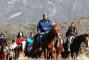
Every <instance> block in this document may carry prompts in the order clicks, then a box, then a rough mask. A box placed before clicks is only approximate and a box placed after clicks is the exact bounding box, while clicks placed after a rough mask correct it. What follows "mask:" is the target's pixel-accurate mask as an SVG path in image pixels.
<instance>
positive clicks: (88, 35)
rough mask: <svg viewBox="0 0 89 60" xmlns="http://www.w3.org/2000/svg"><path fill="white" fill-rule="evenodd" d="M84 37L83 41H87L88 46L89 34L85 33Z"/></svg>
mask: <svg viewBox="0 0 89 60" xmlns="http://www.w3.org/2000/svg"><path fill="white" fill-rule="evenodd" d="M83 37H84V39H83V42H84V43H85V45H86V47H88V40H89V34H84V35H83Z"/></svg>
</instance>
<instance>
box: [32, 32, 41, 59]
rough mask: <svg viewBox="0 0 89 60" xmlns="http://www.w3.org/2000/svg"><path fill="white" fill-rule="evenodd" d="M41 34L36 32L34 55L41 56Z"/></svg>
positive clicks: (33, 46) (33, 45) (33, 47)
mask: <svg viewBox="0 0 89 60" xmlns="http://www.w3.org/2000/svg"><path fill="white" fill-rule="evenodd" d="M39 39H40V38H39V34H38V33H37V34H35V35H34V36H33V40H34V41H33V44H32V57H35V58H37V57H41V53H42V52H41V51H40V43H39Z"/></svg>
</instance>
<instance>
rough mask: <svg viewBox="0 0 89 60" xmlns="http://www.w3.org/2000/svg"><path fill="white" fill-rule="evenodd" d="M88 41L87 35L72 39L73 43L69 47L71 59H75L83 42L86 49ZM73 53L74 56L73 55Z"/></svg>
mask: <svg viewBox="0 0 89 60" xmlns="http://www.w3.org/2000/svg"><path fill="white" fill-rule="evenodd" d="M88 40H89V35H88V34H82V35H79V36H76V37H75V38H74V39H73V42H72V43H71V45H70V50H71V57H72V58H74V57H77V56H78V53H79V50H80V48H81V44H82V43H83V42H84V44H85V45H86V47H88ZM74 53H75V55H74Z"/></svg>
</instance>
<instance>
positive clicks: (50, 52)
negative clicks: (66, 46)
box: [43, 24, 62, 59]
mask: <svg viewBox="0 0 89 60" xmlns="http://www.w3.org/2000/svg"><path fill="white" fill-rule="evenodd" d="M55 37H56V38H57V40H58V44H57V46H58V47H57V48H55V47H54V38H55ZM44 45H45V46H44V47H43V51H44V55H45V58H46V59H48V58H51V59H53V58H54V52H56V54H57V56H59V55H61V50H62V44H61V38H60V36H59V29H58V25H57V24H55V25H53V26H52V29H51V31H50V32H48V33H47V34H46V38H45V42H44Z"/></svg>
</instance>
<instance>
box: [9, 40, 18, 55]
mask: <svg viewBox="0 0 89 60" xmlns="http://www.w3.org/2000/svg"><path fill="white" fill-rule="evenodd" d="M16 47H17V44H16V42H15V40H12V44H11V45H10V50H13V51H14V53H15V56H16Z"/></svg>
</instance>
